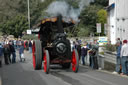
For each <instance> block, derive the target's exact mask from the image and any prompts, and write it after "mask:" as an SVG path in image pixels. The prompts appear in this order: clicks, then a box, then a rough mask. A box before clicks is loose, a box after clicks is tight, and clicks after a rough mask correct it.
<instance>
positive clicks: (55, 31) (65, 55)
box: [32, 16, 79, 74]
mask: <svg viewBox="0 0 128 85" xmlns="http://www.w3.org/2000/svg"><path fill="white" fill-rule="evenodd" d="M74 24H75V23H74V22H73V20H71V19H69V20H66V19H64V18H62V16H58V17H53V18H47V19H44V20H42V21H41V23H40V24H39V25H38V27H39V28H40V30H39V32H38V37H39V40H35V41H34V42H33V47H32V52H33V67H34V69H35V70H39V69H41V67H42V63H43V68H44V72H45V73H47V74H48V73H49V70H50V64H60V65H62V67H63V68H70V66H71V65H72V70H73V71H74V72H77V71H78V67H79V56H78V53H77V50H76V49H74V50H73V52H71V46H70V41H69V40H68V39H67V38H66V34H65V33H64V28H66V27H68V26H72V25H74Z"/></svg>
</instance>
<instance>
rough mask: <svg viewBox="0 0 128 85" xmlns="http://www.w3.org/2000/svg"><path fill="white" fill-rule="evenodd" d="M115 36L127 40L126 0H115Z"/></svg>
mask: <svg viewBox="0 0 128 85" xmlns="http://www.w3.org/2000/svg"><path fill="white" fill-rule="evenodd" d="M116 4H117V7H116V9H117V16H116V17H117V19H119V20H116V23H117V30H116V31H117V37H119V38H121V40H124V39H127V40H128V19H127V17H128V5H127V4H128V0H117V1H116Z"/></svg>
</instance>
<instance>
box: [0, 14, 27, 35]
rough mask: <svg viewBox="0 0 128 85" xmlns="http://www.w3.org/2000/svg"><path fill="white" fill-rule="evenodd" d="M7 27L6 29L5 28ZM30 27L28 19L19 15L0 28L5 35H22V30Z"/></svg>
mask: <svg viewBox="0 0 128 85" xmlns="http://www.w3.org/2000/svg"><path fill="white" fill-rule="evenodd" d="M5 29H6V30H5ZM27 29H28V22H27V19H26V18H25V17H24V16H23V15H17V16H16V17H15V18H13V19H12V20H9V21H7V22H4V23H3V24H2V25H0V30H1V31H2V32H3V34H4V35H14V36H15V37H19V36H22V32H23V31H26V30H27Z"/></svg>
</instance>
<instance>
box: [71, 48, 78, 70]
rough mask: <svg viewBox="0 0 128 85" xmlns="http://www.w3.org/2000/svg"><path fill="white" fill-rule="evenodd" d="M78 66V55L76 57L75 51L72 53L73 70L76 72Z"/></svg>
mask: <svg viewBox="0 0 128 85" xmlns="http://www.w3.org/2000/svg"><path fill="white" fill-rule="evenodd" d="M76 65H77V61H76V55H75V50H74V51H73V53H72V70H73V71H76Z"/></svg>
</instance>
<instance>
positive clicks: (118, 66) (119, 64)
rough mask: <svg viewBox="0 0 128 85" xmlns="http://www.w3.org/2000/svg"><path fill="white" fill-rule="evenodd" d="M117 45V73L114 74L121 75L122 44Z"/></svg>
mask: <svg viewBox="0 0 128 85" xmlns="http://www.w3.org/2000/svg"><path fill="white" fill-rule="evenodd" d="M116 45H117V55H116V72H113V73H114V74H117V73H121V69H120V66H121V58H120V53H121V46H122V45H121V43H120V42H117V43H116Z"/></svg>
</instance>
